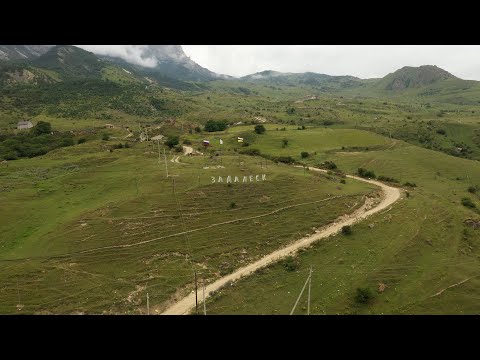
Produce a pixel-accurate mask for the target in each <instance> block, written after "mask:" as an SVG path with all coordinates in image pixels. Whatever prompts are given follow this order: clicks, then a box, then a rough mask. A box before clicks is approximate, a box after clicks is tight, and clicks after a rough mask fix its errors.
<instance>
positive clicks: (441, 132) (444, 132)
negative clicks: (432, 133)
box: [437, 129, 447, 135]
mask: <svg viewBox="0 0 480 360" xmlns="http://www.w3.org/2000/svg"><path fill="white" fill-rule="evenodd" d="M437 134H440V135H446V134H447V133H446V131H445V130H443V129H438V130H437Z"/></svg>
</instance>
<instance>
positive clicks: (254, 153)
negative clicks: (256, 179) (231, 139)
mask: <svg viewBox="0 0 480 360" xmlns="http://www.w3.org/2000/svg"><path fill="white" fill-rule="evenodd" d="M239 153H240V154H243V155H250V156H260V150H258V149H244V150H240V151H239Z"/></svg>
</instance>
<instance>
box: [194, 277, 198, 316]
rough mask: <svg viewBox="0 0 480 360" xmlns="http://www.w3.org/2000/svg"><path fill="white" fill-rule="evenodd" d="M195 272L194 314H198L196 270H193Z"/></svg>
mask: <svg viewBox="0 0 480 360" xmlns="http://www.w3.org/2000/svg"><path fill="white" fill-rule="evenodd" d="M193 272H194V274H195V314H197V315H198V297H197V271H196V270H194V271H193Z"/></svg>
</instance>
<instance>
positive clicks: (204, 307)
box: [203, 279, 207, 315]
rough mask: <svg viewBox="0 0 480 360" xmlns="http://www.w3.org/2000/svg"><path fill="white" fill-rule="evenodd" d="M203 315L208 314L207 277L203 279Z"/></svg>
mask: <svg viewBox="0 0 480 360" xmlns="http://www.w3.org/2000/svg"><path fill="white" fill-rule="evenodd" d="M203 315H207V304H205V279H203Z"/></svg>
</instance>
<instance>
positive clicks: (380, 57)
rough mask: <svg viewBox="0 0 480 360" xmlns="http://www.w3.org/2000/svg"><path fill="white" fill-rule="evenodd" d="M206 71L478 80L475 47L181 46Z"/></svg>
mask: <svg viewBox="0 0 480 360" xmlns="http://www.w3.org/2000/svg"><path fill="white" fill-rule="evenodd" d="M182 46H183V49H184V51H185V53H186V54H187V55H189V56H190V57H191V59H192V60H194V61H196V62H197V63H198V64H199V65H201V66H204V67H206V68H207V69H209V70H211V71H214V72H217V73H223V74H228V75H233V76H245V75H248V74H252V73H255V72H259V71H263V70H275V71H281V72H306V71H311V72H317V73H323V74H329V75H353V76H357V77H360V78H378V77H383V76H385V75H387V74H388V73H391V72H394V71H395V70H398V69H400V68H402V67H404V66H420V65H437V66H439V67H441V68H443V69H445V70H447V71H449V72H451V73H452V74H453V75H455V76H458V77H460V78H463V79H469V80H480V63H479V62H478V58H479V57H480V46H478V45H182Z"/></svg>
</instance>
